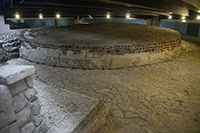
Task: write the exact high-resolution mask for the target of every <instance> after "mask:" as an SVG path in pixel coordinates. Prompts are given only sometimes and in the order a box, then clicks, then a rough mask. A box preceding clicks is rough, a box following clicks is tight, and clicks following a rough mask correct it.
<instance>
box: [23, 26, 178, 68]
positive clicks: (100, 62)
mask: <svg viewBox="0 0 200 133" xmlns="http://www.w3.org/2000/svg"><path fill="white" fill-rule="evenodd" d="M23 37H24V40H25V42H26V43H25V44H24V45H23V47H22V50H21V51H22V54H21V56H22V57H23V58H26V59H29V60H32V61H36V62H40V63H44V64H51V65H57V66H65V67H75V68H86V69H102V68H113V69H114V68H123V67H130V66H137V64H139V65H144V64H149V62H146V61H143V63H141V62H140V57H138V56H136V54H143V53H162V52H170V51H173V49H174V48H176V47H177V46H180V43H181V35H180V33H179V32H177V31H174V30H171V29H167V28H160V27H154V26H146V25H139V24H130V23H117V22H110V23H109V22H107V23H94V24H78V25H70V26H66V27H55V28H47V29H39V30H29V31H25V32H24V34H23ZM23 49H26V50H28V49H29V50H31V51H32V52H31V51H29V53H27V52H25V50H23ZM38 50H39V51H38ZM51 50H53V51H54V52H53V51H51ZM33 51H34V52H33ZM50 51H51V52H50ZM38 52H39V53H38ZM34 53H35V54H36V53H37V55H38V54H40V55H41V56H42V57H40V58H39V57H35V56H36V55H35V56H34ZM117 56H119V57H117ZM117 59H120V60H121V59H123V60H124V61H125V62H126V61H128V62H130V63H125V62H124V61H123V62H121V61H117ZM161 60H164V59H161ZM150 62H151V63H155V62H160V61H157V60H154V61H150ZM121 63H122V64H121ZM124 63H125V64H124Z"/></svg>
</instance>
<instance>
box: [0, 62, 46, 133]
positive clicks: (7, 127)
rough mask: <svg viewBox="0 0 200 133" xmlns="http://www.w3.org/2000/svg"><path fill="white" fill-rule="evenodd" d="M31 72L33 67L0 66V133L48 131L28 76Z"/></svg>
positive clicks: (31, 81) (31, 80)
mask: <svg viewBox="0 0 200 133" xmlns="http://www.w3.org/2000/svg"><path fill="white" fill-rule="evenodd" d="M34 73H35V67H34V66H19V65H5V66H2V67H0V133H32V132H36V133H41V132H43V133H45V132H47V129H46V126H45V124H44V122H43V116H42V115H41V114H40V108H41V106H40V104H39V102H38V97H37V96H36V94H37V92H36V90H35V88H34V87H33V79H32V77H31V76H30V75H32V74H34Z"/></svg>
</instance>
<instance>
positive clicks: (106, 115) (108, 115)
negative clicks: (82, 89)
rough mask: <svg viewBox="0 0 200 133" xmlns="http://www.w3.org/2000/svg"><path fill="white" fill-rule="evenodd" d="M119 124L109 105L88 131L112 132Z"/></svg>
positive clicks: (97, 132) (88, 132)
mask: <svg viewBox="0 0 200 133" xmlns="http://www.w3.org/2000/svg"><path fill="white" fill-rule="evenodd" d="M117 126H118V123H117V121H116V120H115V118H114V116H113V113H112V112H111V110H110V109H109V108H108V107H107V108H105V109H104V111H103V112H102V113H101V114H100V115H99V116H98V117H97V119H96V120H95V121H94V122H93V123H92V124H91V125H90V126H89V127H88V128H87V130H86V131H85V132H86V133H92V132H96V133H100V132H106V133H109V132H112V131H113V130H115V129H116V127H117Z"/></svg>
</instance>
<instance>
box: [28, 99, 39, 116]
mask: <svg viewBox="0 0 200 133" xmlns="http://www.w3.org/2000/svg"><path fill="white" fill-rule="evenodd" d="M30 109H31V112H32V115H33V116H35V115H38V114H39V113H40V109H41V106H40V103H39V101H38V100H36V101H35V102H34V103H31V104H30Z"/></svg>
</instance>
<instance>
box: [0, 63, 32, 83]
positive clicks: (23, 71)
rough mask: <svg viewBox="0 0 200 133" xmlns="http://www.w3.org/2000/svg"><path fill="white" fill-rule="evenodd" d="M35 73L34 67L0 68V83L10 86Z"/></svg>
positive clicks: (13, 66)
mask: <svg viewBox="0 0 200 133" xmlns="http://www.w3.org/2000/svg"><path fill="white" fill-rule="evenodd" d="M34 73H35V67H34V66H22V65H21V66H20V65H6V66H2V67H0V83H1V84H4V85H11V84H13V83H15V82H17V81H19V80H21V79H24V78H25V77H27V76H30V75H32V74H34Z"/></svg>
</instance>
